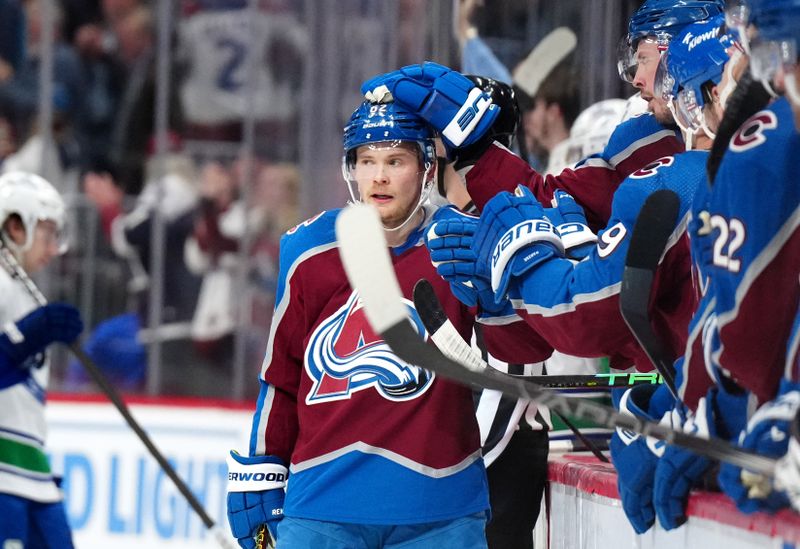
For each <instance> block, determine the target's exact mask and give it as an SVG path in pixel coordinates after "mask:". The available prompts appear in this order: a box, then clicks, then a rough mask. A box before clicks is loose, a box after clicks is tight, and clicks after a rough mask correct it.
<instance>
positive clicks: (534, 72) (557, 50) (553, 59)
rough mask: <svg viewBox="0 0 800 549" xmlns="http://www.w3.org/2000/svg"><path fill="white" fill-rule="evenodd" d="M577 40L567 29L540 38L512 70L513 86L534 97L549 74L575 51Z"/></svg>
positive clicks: (556, 30) (560, 29) (555, 30)
mask: <svg viewBox="0 0 800 549" xmlns="http://www.w3.org/2000/svg"><path fill="white" fill-rule="evenodd" d="M577 43H578V39H577V37H576V36H575V33H574V32H572V31H571V30H570V29H569V28H568V27H558V28H556V29H554V30H553V31H552V32H550V34H548V35H547V36H545V37H544V38H542V39H541V40H540V41H539V43H538V44H536V47H535V48H533V50H531V52H530V53H529V54H528V56H527V57H526V58H525V59H523V60H522V61H521V62H520V63H519V65H517V66H516V68H515V69H514V73H513V75H512V77H513V79H514V84H516V85H517V86H519V88H520V89H521V90H522V91H524V92H525V93H527V94H528V95H529V96H531V97H534V96H535V95H536V92H537V91H539V86H541V84H542V82H544V80H545V78H547V76H548V75H549V74H550V72H551V71H552V70H553V69H554V68H555V66H556V65H558V64H559V63H560V62H561V61H563V60H564V59H565V58H566V57H567V56H568V55H569V54H570V53H572V51H573V50H574V49H575V45H576V44H577Z"/></svg>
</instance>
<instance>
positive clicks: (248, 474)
mask: <svg viewBox="0 0 800 549" xmlns="http://www.w3.org/2000/svg"><path fill="white" fill-rule="evenodd" d="M266 459H271V458H269V457H267V456H253V457H247V456H239V455H238V454H236V455H233V453H231V455H229V456H228V460H227V462H228V492H260V491H262V490H274V489H276V488H283V487H284V486H285V485H286V478H287V476H288V474H289V470H288V469H287V468H286V467H284V466H283V465H281V464H279V463H273V462H270V461H262V460H266Z"/></svg>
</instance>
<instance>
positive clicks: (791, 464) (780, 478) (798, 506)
mask: <svg viewBox="0 0 800 549" xmlns="http://www.w3.org/2000/svg"><path fill="white" fill-rule="evenodd" d="M791 434H792V438H791V439H790V440H789V449H788V450H787V452H786V455H785V456H783V457H782V458H781V459H779V460H778V465H777V467H776V468H775V486H776V487H777V488H778V490H783V491H785V492H786V495H787V496H788V497H789V502H790V503H791V504H792V507H793V508H794V510H795V511H799V512H800V412H798V413H797V414H795V416H794V419H793V420H792V425H791Z"/></svg>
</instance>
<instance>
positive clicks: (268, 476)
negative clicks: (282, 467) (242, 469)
mask: <svg viewBox="0 0 800 549" xmlns="http://www.w3.org/2000/svg"><path fill="white" fill-rule="evenodd" d="M228 480H231V481H239V482H249V481H251V480H253V481H255V482H261V481H267V482H283V481H284V480H286V475H284V474H283V473H228Z"/></svg>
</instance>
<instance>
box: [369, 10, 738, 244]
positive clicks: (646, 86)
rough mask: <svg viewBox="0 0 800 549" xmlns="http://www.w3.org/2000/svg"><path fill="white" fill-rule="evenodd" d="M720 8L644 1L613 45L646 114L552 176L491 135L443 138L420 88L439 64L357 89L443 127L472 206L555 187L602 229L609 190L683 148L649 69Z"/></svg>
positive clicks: (429, 83) (434, 108)
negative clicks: (381, 91)
mask: <svg viewBox="0 0 800 549" xmlns="http://www.w3.org/2000/svg"><path fill="white" fill-rule="evenodd" d="M723 8H724V2H723V1H722V0H647V1H646V2H645V3H644V4H643V5H642V6H641V7H640V8H639V9H638V10H637V12H636V13H635V14H634V15H633V17H632V18H631V20H630V24H629V33H628V35H627V36H626V37H625V39H624V41H623V44H622V45H623V46H624V47H621V48H620V50H621V53H620V57H621V59H620V62H619V66H620V75H621V76H622V77H623V78H624V79H626V80H628V81H630V82H631V83H632V84H633V85H634V87H636V88H637V89H638V90H640V92H641V94H642V97H643V98H644V99H645V100H647V102H648V110H649V111H650V112H651V113H652V114H645V115H642V116H638V117H635V118H632V119H630V120H628V121H626V122H623V123H622V124H620V125H619V126H618V127H617V129H616V130H615V131H614V133H613V134H612V136H611V138H610V139H609V142H608V145H607V146H606V148H605V150H604V151H603V152H602V153H600V154H598V155H593V156H591V157H589V158H587V159H585V160H584V161H583V162H581V163H579V164H578V166H577V167H576V168H575V169H574V170H572V169H566V170H564V171H562V172H561V173H560V174H557V175H542V174H539V173H538V172H536V171H535V170H533V169H532V168H531V167H530V165H528V163H527V162H525V161H524V160H523V159H521V158H519V157H517V156H515V155H514V154H512V153H511V152H510V151H509V150H507V149H506V148H505V147H503V146H502V145H500V144H499V143H497V142H493V141H492V139H491V137H492V136H491V132H488V133H487V134H486V135H485V136H483V139H480V140H474V141H473V143H472V144H471V146H467V147H465V146H463V145H460V144H459V145H454V144H453V143H452V142H450V141H449V140H448V137H447V132H446V130H447V129H446V128H445V127H444V126H443V125H442V126H441V127H439V126H437V121H436V120H433V118H434V117H436V116H437V113H438V112H439V110H440V107H441V105H436V104H435V103H436V102H437V101H441V100H442V98H441V97H440V96H439V95H437V94H435V93H434V94H430V95H428V93H427V92H428V91H430V90H431V89H437V85H436V83H435V81H436V79H437V78H441V77H443V78H444V79H447V78H452V77H447V76H444V75H442V69H446V67H442V66H441V65H437V64H435V63H425V64H423V65H418V66H417V65H412V66H410V67H405V68H403V69H400V70H398V71H394V72H391V73H387V74H384V75H380V76H377V77H375V78H372V79H370V80H368V81H367V82H365V83H364V84H363V85H362V86H361V91H362V92H364V93H369V92H371V91H373V90H375V89H376V88H379V87H381V86H385V87H386V88H387V89H388V90H389V91H390V92H391V93H392V94H393V96H394V98H395V99H396V100H397V101H399V102H401V103H404V104H405V105H406V106H407V107H409V108H411V109H412V110H415V111H416V112H419V113H420V115H421V116H422V117H423V118H426V119H427V120H428V121H429V122H431V123H432V124H433V125H434V127H436V128H437V129H438V130H440V131H444V133H443V136H444V141H445V144H447V145H449V146H450V148H449V152H450V157H451V159H452V160H455V167H456V169H458V170H459V172H460V173H461V174H462V175H463V176H464V177H465V178H466V182H467V190H468V191H469V194H470V196H471V197H472V200H473V201H474V202H475V205H476V206H477V207H478V208H479V209H483V207H484V205H485V204H486V203H487V202H488V201H489V200H490V199H491V198H492V197H493V196H495V195H496V194H497V193H498V192H499V191H509V192H513V190H514V188H515V187H516V186H517V184H520V183H522V184H524V185H526V186H527V187H529V188H530V189H531V190H532V191H533V194H534V195H535V197H536V198H537V199H538V200H539V201H540V202H542V203H549V202H550V201H551V200H552V199H553V193H554V192H555V190H556V189H562V190H565V191H567V192H568V193H570V194H572V195H573V196H574V197H575V200H576V201H577V202H578V203H579V204H580V205H581V206H583V208H584V211H585V213H586V218H587V220H588V224H589V226H590V227H591V228H592V229H593V230H595V231H596V230H598V229H600V228H602V227H605V226H606V224H607V222H608V220H609V217H610V215H611V201H612V197H613V194H614V191H615V190H616V189H617V187H618V186H619V185H620V183H621V182H622V181H623V180H624V179H625V178H626V177H627V176H629V175H630V174H632V173H633V172H635V171H636V170H638V169H639V168H641V167H643V166H646V165H647V164H649V163H651V162H654V161H656V160H658V159H659V158H662V157H664V156H669V155H672V154H675V153H677V152H680V151H682V150H684V146H683V144H682V143H681V141H680V137H679V136H678V134H677V132H676V131H675V128H674V126H673V121H672V116H671V113H670V112H669V111H668V110H667V108H666V103H665V102H664V101H663V100H662V99H661V98H660V97H656V95H655V94H654V93H653V80H654V76H655V70H656V67H657V65H658V61H659V58H660V55H661V54H662V53H663V52H664V51H666V47H667V44H668V43H669V40H670V38H671V37H672V36H674V35H675V34H677V33H678V32H680V31H681V29H683V28H684V27H685V26H686V25H688V24H690V23H693V22H696V21H704V20H707V19H709V18H711V17H714V16H717V15H720V14H721V13H722V11H723ZM456 74H457V73H456ZM437 91H439V90H438V89H437ZM501 107H502V105H501ZM448 121H449V119H448ZM472 133H473V134H474V131H472Z"/></svg>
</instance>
